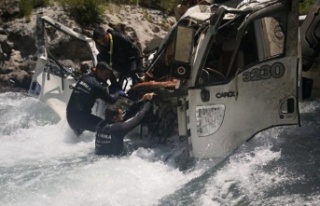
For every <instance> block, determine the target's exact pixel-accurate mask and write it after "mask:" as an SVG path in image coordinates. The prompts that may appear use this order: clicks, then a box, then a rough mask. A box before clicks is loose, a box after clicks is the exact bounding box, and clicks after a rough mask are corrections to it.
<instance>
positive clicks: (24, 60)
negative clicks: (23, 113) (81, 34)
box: [0, 1, 175, 92]
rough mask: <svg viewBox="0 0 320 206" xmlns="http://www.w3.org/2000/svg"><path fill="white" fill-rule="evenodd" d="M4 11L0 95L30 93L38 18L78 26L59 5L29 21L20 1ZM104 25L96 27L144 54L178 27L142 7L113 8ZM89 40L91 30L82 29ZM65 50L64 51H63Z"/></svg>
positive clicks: (35, 57) (109, 11) (0, 60)
mask: <svg viewBox="0 0 320 206" xmlns="http://www.w3.org/2000/svg"><path fill="white" fill-rule="evenodd" d="M8 4H10V5H8ZM0 10H1V11H6V13H5V14H6V15H5V18H3V17H4V15H3V12H2V13H0V14H2V15H1V17H2V21H3V22H2V24H1V26H0V46H1V50H0V92H5V91H21V90H28V89H29V85H30V81H31V78H32V72H33V70H34V66H35V63H36V59H37V48H36V44H35V43H36V39H35V36H36V35H35V25H36V16H37V14H39V13H40V12H42V13H43V15H46V16H49V17H50V18H52V19H54V20H56V21H58V22H60V23H62V24H64V25H68V27H70V28H73V29H77V30H79V28H80V26H79V25H77V24H76V23H75V22H74V21H73V20H72V19H70V18H69V16H68V14H67V13H66V12H65V11H64V10H63V8H62V7H60V6H59V5H56V4H55V5H51V6H49V7H46V8H39V9H36V10H33V12H32V15H31V16H30V18H19V17H18V15H17V14H18V13H19V1H10V2H9V3H7V4H6V5H5V7H4V5H2V8H0ZM103 20H104V22H103V24H101V25H96V26H102V27H104V28H109V27H111V28H113V29H115V30H120V31H123V32H125V33H126V34H127V35H128V36H129V38H130V39H131V40H132V41H134V42H135V43H136V44H137V45H138V46H139V47H140V48H141V50H142V51H145V48H146V45H147V44H148V42H150V40H151V39H153V38H155V37H164V36H165V34H166V32H167V31H168V29H169V28H170V27H171V26H172V25H173V24H174V23H175V19H174V17H171V16H165V15H163V14H162V13H161V12H160V11H157V10H150V9H146V8H142V7H139V6H131V5H130V6H129V5H121V6H119V5H110V6H109V7H108V10H107V11H106V12H105V13H104V16H103ZM80 30H82V31H86V34H87V35H88V36H90V34H92V31H93V27H92V28H80ZM61 50H63V48H61Z"/></svg>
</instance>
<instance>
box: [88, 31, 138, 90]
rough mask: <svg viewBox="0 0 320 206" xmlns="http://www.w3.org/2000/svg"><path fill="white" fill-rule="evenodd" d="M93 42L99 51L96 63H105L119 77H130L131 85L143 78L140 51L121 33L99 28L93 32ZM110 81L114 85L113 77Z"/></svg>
mask: <svg viewBox="0 0 320 206" xmlns="http://www.w3.org/2000/svg"><path fill="white" fill-rule="evenodd" d="M93 40H94V41H95V42H96V46H97V49H98V50H99V54H98V55H97V60H98V61H105V62H107V63H108V64H109V65H110V66H111V67H112V68H113V69H114V70H116V71H117V72H119V73H120V74H121V75H124V76H125V77H131V79H132V82H133V84H136V83H138V82H140V81H141V79H142V78H143V71H142V66H143V64H142V55H141V51H140V49H139V48H138V47H137V46H135V45H134V44H133V43H132V42H131V41H130V40H129V39H128V38H127V37H126V36H125V35H124V34H123V33H120V32H116V31H113V30H110V29H109V30H107V31H105V30H104V29H103V28H102V27H99V28H97V29H95V30H94V32H93ZM110 80H111V83H112V84H116V82H115V81H116V79H115V77H111V79H110ZM112 84H111V85H112ZM118 87H119V85H118Z"/></svg>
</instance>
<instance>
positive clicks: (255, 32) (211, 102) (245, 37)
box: [187, 1, 300, 158]
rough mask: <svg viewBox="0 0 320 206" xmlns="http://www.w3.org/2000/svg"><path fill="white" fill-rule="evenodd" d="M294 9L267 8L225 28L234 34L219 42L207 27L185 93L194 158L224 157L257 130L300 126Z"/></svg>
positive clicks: (286, 5)
mask: <svg viewBox="0 0 320 206" xmlns="http://www.w3.org/2000/svg"><path fill="white" fill-rule="evenodd" d="M297 5H298V3H297V2H296V1H293V2H292V3H290V1H288V2H287V3H284V1H282V3H280V1H279V2H278V3H275V4H272V5H270V4H269V5H266V6H265V7H264V8H263V9H260V10H259V11H257V12H255V11H253V12H252V13H251V14H250V15H247V16H246V18H243V22H240V23H238V24H237V23H236V22H234V24H228V25H234V26H236V29H233V28H232V27H230V31H228V32H225V33H226V34H228V36H225V38H222V39H221V38H214V37H215V36H214V35H215V33H214V32H212V34H210V30H212V31H216V29H210V28H209V30H208V32H207V34H206V35H207V36H206V37H205V38H204V40H203V41H204V42H203V43H201V45H208V46H207V47H203V46H202V47H201V48H199V49H198V50H199V51H198V52H197V53H198V57H197V58H196V59H195V62H194V68H193V71H194V72H196V73H197V77H196V78H195V82H194V85H190V88H189V89H188V110H187V115H188V120H189V122H188V128H189V133H190V136H189V141H190V145H191V147H190V153H191V154H192V155H193V156H194V157H196V158H221V157H225V156H226V155H228V154H230V153H231V152H232V151H233V150H234V149H236V148H237V147H238V146H239V145H240V144H242V143H243V142H245V141H246V140H248V139H250V138H251V137H253V136H254V135H255V134H257V133H258V132H260V131H262V130H265V129H267V128H270V127H274V126H279V125H293V124H299V112H298V70H299V65H300V63H299V59H298V56H297V38H298V16H297V12H296V11H297ZM269 7H270V8H269ZM258 12H259V13H258ZM240 25H241V26H240ZM221 29H222V27H219V29H218V33H219V30H221ZM223 29H226V28H225V27H224V28H223ZM208 35H211V36H208ZM217 39H220V40H219V41H217Z"/></svg>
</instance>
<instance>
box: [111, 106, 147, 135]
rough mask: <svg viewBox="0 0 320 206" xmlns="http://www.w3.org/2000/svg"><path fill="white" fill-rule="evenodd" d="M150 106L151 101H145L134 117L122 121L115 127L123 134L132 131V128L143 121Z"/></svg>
mask: <svg viewBox="0 0 320 206" xmlns="http://www.w3.org/2000/svg"><path fill="white" fill-rule="evenodd" d="M150 107H151V103H150V102H145V103H144V105H143V107H142V108H141V109H140V111H139V112H138V113H137V114H136V115H135V116H134V117H132V118H130V119H128V120H126V121H124V122H122V123H117V125H115V127H114V128H113V129H117V130H118V131H119V132H121V133H123V134H127V133H128V132H130V131H131V130H132V129H134V128H135V127H136V126H138V125H139V124H140V123H141V121H142V120H143V118H144V117H145V116H146V114H147V112H148V111H149V109H150Z"/></svg>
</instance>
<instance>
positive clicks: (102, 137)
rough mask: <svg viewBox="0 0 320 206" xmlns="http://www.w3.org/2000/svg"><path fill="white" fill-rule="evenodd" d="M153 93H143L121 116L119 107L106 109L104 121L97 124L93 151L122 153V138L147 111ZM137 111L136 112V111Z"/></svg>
mask: <svg viewBox="0 0 320 206" xmlns="http://www.w3.org/2000/svg"><path fill="white" fill-rule="evenodd" d="M154 95H155V94H154V93H147V94H145V95H144V96H143V97H142V99H141V100H140V101H138V102H137V103H135V104H133V105H132V106H131V107H130V108H129V110H128V111H126V112H125V115H124V116H123V111H122V110H121V109H118V108H117V109H107V110H106V114H105V115H106V118H105V121H104V122H101V123H100V124H99V125H98V131H97V134H96V140H95V152H96V154H98V155H109V156H112V155H117V156H118V155H124V154H125V150H124V144H123V138H124V136H125V135H126V134H128V132H130V131H131V130H132V129H134V128H135V127H136V126H138V125H139V124H140V123H141V122H142V121H143V119H144V118H145V116H146V114H147V113H148V111H149V109H150V107H151V103H150V102H149V101H150V100H152V98H153V96H154ZM137 111H138V112H137Z"/></svg>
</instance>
